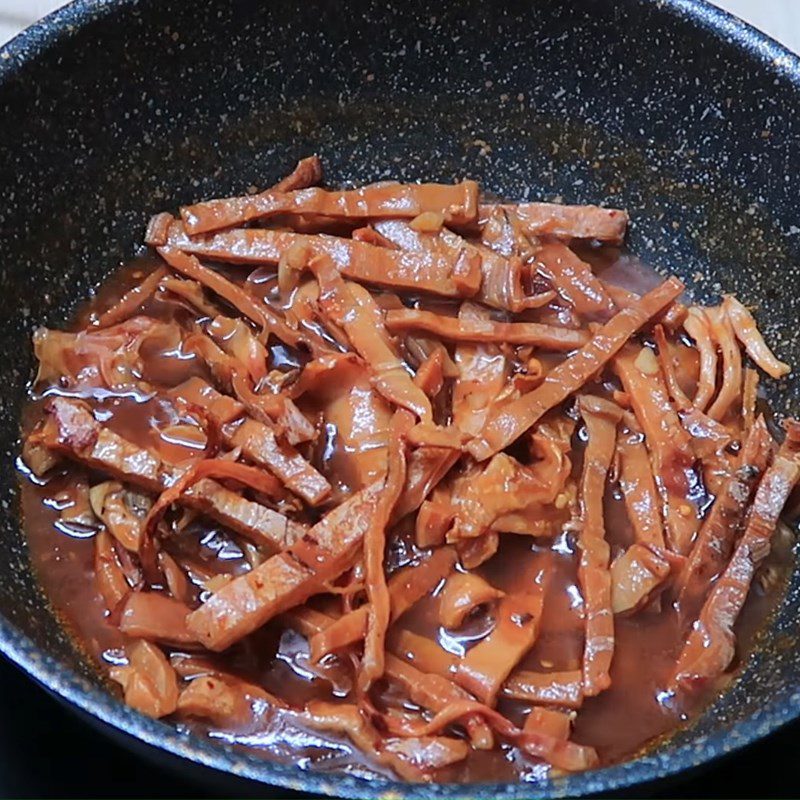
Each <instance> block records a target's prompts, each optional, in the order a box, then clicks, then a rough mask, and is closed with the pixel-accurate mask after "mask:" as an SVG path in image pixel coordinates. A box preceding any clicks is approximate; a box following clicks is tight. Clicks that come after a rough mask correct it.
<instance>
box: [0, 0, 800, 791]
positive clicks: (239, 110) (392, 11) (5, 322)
mask: <svg viewBox="0 0 800 800" xmlns="http://www.w3.org/2000/svg"><path fill="white" fill-rule="evenodd" d="M798 107H800V64H799V63H798V59H797V58H795V57H794V56H793V55H790V54H789V53H788V52H787V51H785V50H784V49H782V48H781V47H779V46H778V45H776V44H775V43H773V42H771V41H770V40H768V39H766V38H765V37H763V36H762V35H760V34H758V33H756V32H755V31H753V30H752V29H750V28H748V27H746V26H744V25H743V24H740V23H739V22H738V21H736V20H735V19H733V18H732V17H729V16H727V15H725V14H724V13H722V12H719V11H716V10H713V9H712V8H711V7H710V6H708V5H706V4H705V3H703V2H698V1H696V0H664V1H663V2H656V0H572V2H570V3H562V2H561V1H560V0H553V1H552V2H550V1H547V2H546V1H545V0H537V1H536V2H533V0H529V2H512V1H511V0H507V1H505V2H495V1H493V2H478V0H467V1H466V2H460V3H455V2H444V0H436V2H432V3H427V2H422V1H420V0H390V1H389V2H387V1H386V0H379V1H377V2H369V0H364V1H358V2H350V3H336V2H329V3H313V2H308V0H305V2H304V0H293V1H292V2H274V3H262V2H210V1H207V2H203V3H187V2H183V1H182V0H142V1H141V2H135V0H128V2H77V3H74V4H73V5H71V6H69V7H68V8H66V9H64V10H62V11H59V12H57V13H56V14H54V15H52V16H51V17H49V18H48V19H47V20H45V21H44V22H43V23H40V24H39V25H36V26H34V27H33V28H31V29H30V30H29V31H28V32H27V33H25V34H24V35H22V36H21V37H19V38H17V39H15V40H14V41H13V42H12V43H11V44H10V45H8V46H7V47H6V48H4V49H3V50H1V51H0V187H1V189H0V191H2V199H1V200H0V239H1V241H2V250H1V251H0V252H2V258H1V259H0V289H2V295H0V320H1V322H0V352H2V354H3V361H2V369H3V386H2V391H1V393H0V396H2V408H1V409H0V436H1V437H2V448H1V449H2V453H3V464H4V467H3V469H2V477H1V479H2V494H1V495H0V497H1V498H2V499H1V500H0V503H1V504H2V505H1V507H0V525H1V526H2V537H3V551H2V552H3V556H4V557H3V559H2V563H0V650H2V651H3V652H4V653H5V654H6V655H8V656H10V657H11V658H12V659H13V660H15V661H16V662H17V663H19V664H20V665H21V666H22V667H23V668H24V669H25V670H27V671H28V672H29V673H30V674H31V675H32V676H34V677H35V678H36V679H37V680H39V681H40V682H41V683H43V684H44V685H45V686H47V687H48V688H49V689H51V690H52V691H53V692H55V693H56V694H58V695H60V696H62V697H63V698H66V699H67V700H69V701H70V702H72V703H73V704H74V705H75V706H77V707H79V708H81V709H83V710H84V711H86V712H88V713H89V714H91V715H93V716H94V717H96V718H99V719H101V720H103V721H104V722H106V723H109V724H110V725H111V726H113V727H115V728H118V729H121V730H122V731H125V732H127V733H130V734H132V735H133V736H135V737H138V738H139V739H141V740H143V741H145V742H148V743H150V744H152V745H154V746H156V747H158V748H161V749H163V751H166V752H169V753H173V754H179V755H181V756H184V757H186V758H187V759H191V760H192V761H194V762H197V763H200V764H205V765H208V766H212V767H216V768H218V769H220V770H224V771H226V772H231V773H235V774H236V775H239V776H245V777H248V778H252V779H255V780H257V781H262V782H264V783H267V784H273V785H278V786H284V787H292V788H298V789H299V788H303V789H305V790H307V791H314V792H320V793H330V794H337V795H343V796H352V797H361V796H370V797H373V796H376V794H378V793H383V792H392V793H394V794H395V795H396V796H403V797H425V798H430V797H455V796H464V795H465V793H469V794H471V795H472V796H476V797H477V796H486V797H490V796H491V797H508V798H512V797H513V798H517V797H524V796H529V795H532V794H535V795H540V796H564V795H577V794H583V793H592V792H598V791H604V790H605V791H607V790H613V789H617V788H620V787H623V786H626V785H630V784H634V783H639V782H643V781H648V780H652V779H656V778H660V777H663V776H668V775H671V774H674V773H677V772H679V771H682V770H686V769H689V768H691V767H693V766H696V765H698V764H702V763H703V762H705V761H708V760H709V759H712V758H714V757H716V756H718V755H720V754H723V753H726V752H729V751H731V750H733V749H735V748H737V747H740V746H741V745H743V744H746V743H747V742H750V741H752V740H754V739H757V738H759V737H762V736H765V735H766V734H768V733H769V732H770V731H772V730H774V729H775V728H776V727H777V726H779V725H781V724H783V723H785V722H787V721H788V720H791V719H794V718H795V717H797V716H798V714H799V713H800V689H798V686H799V685H800V681H799V680H798V679H799V678H800V645H798V641H797V623H796V620H797V617H798V613H799V609H798V602H799V600H800V580H799V579H798V578H797V577H795V579H794V580H793V581H792V586H791V588H790V591H789V595H788V597H787V599H786V601H785V603H784V604H783V606H782V608H781V610H780V613H779V614H778V615H777V618H776V619H775V620H774V621H773V622H772V623H771V629H770V631H769V633H768V635H767V636H766V637H765V638H764V642H763V645H762V647H761V648H760V649H759V650H757V652H756V654H755V655H754V656H753V657H752V659H751V660H750V661H749V663H748V664H747V667H746V669H745V672H744V674H743V676H742V678H741V680H740V681H739V682H738V683H737V684H736V685H735V686H734V687H733V689H732V690H731V691H730V692H729V693H727V694H726V695H725V696H724V697H723V698H721V699H720V700H719V701H718V702H717V703H716V704H715V705H714V706H713V708H711V709H710V710H709V711H708V712H707V713H706V714H705V715H704V716H703V717H702V719H701V720H700V721H699V723H698V724H697V725H696V726H694V727H693V728H692V729H690V730H687V731H684V732H681V733H680V734H678V735H677V736H676V737H675V738H674V739H673V740H672V741H671V742H670V743H669V744H667V745H665V746H663V747H662V748H660V749H658V750H657V751H656V752H653V753H650V754H649V755H647V756H646V757H643V758H640V759H638V760H635V761H632V762H630V763H627V764H623V765H620V766H614V767H610V768H607V769H603V770H599V771H596V772H592V773H587V774H582V775H575V776H571V777H564V778H557V779H554V780H552V781H549V782H546V783H542V784H537V785H530V784H503V785H496V786H494V785H493V786H489V785H480V786H472V787H469V789H466V788H465V787H463V786H459V787H453V786H414V785H405V784H400V783H391V782H372V783H366V782H364V781H362V780H359V779H356V778H352V777H346V776H337V775H324V776H323V775H318V774H314V773H303V772H300V771H299V770H297V769H295V768H291V767H279V766H275V765H272V764H270V763H269V762H268V761H265V760H259V759H256V758H250V757H246V756H242V755H240V754H237V753H234V752H232V751H230V750H227V749H225V748H223V747H221V746H216V745H213V744H211V743H209V742H206V741H203V740H200V739H194V738H190V737H187V736H185V735H182V734H180V733H178V732H176V731H175V730H174V729H173V728H172V727H170V726H169V725H167V724H163V723H159V722H153V721H150V720H148V719H145V718H143V717H141V716H139V715H138V714H136V713H134V712H132V711H130V710H128V709H126V708H124V707H123V706H122V705H121V703H119V702H118V701H117V700H116V699H114V698H112V697H111V696H110V695H109V694H107V693H106V691H105V690H104V689H103V688H102V687H101V685H100V683H99V681H98V679H97V677H96V676H95V674H94V673H93V672H92V671H91V669H89V668H87V666H86V665H85V664H84V663H82V661H81V660H80V658H79V656H78V655H77V654H76V652H75V650H74V649H73V647H72V646H71V645H70V642H69V641H68V639H67V637H66V636H65V635H64V633H63V632H62V631H61V630H60V629H59V626H58V624H57V623H56V621H55V620H54V618H53V616H52V615H51V613H50V612H49V611H48V609H47V606H46V604H45V602H44V600H43V598H42V596H41V594H40V592H39V590H38V588H37V586H36V583H35V580H34V578H33V577H32V576H31V572H30V569H29V565H28V559H27V554H26V550H25V546H24V543H23V537H22V534H21V532H20V525H19V519H18V507H17V491H16V488H15V484H16V478H15V474H14V458H15V456H16V453H17V448H18V433H17V419H18V413H19V407H20V402H21V401H22V399H23V397H24V395H25V385H26V381H27V380H28V379H29V377H30V374H31V353H30V347H29V344H28V342H29V337H30V333H31V330H32V328H33V327H34V325H37V324H40V323H47V324H51V325H58V324H60V323H63V321H64V320H65V319H66V317H67V316H68V314H69V311H70V308H71V306H72V304H73V303H74V301H75V300H76V299H78V298H83V297H86V296H87V295H88V294H89V292H90V291H91V290H92V288H93V287H95V286H96V285H97V284H98V283H99V282H100V281H101V280H102V279H103V277H104V276H105V275H106V274H107V273H108V272H109V271H110V270H111V269H113V268H114V267H115V266H116V265H117V264H118V263H119V262H120V261H124V260H125V259H127V258H128V257H130V256H131V255H132V254H133V253H134V251H135V250H136V248H137V247H138V246H139V243H140V242H141V239H142V231H143V227H144V224H145V221H146V220H147V218H148V215H149V214H150V213H151V212H152V211H154V210H158V209H164V208H167V209H170V208H175V207H176V206H177V205H178V204H180V203H183V202H186V201H190V200H193V199H197V198H201V197H208V196H215V195H220V194H229V193H231V192H241V191H244V190H245V189H246V187H248V186H250V185H251V184H255V185H258V186H266V185H268V184H269V183H270V182H271V181H272V180H273V179H275V178H277V177H278V176H280V175H281V174H283V173H284V172H285V171H286V170H287V169H288V168H290V167H291V166H292V164H293V163H294V161H295V160H296V159H297V158H298V157H300V156H303V155H307V154H309V153H312V152H317V153H319V154H320V155H321V156H322V158H323V161H324V163H325V166H326V169H327V175H328V180H329V182H331V183H333V184H347V183H350V182H359V183H361V182H364V181H367V180H376V179H381V178H390V177H391V178H401V179H403V178H405V179H410V180H415V179H420V178H428V179H442V180H451V179H457V178H461V177H464V176H470V177H474V178H477V179H478V180H479V181H481V182H482V184H483V185H484V186H485V187H486V189H487V190H489V191H491V192H493V193H495V194H497V195H500V196H505V197H508V198H543V199H551V198H556V197H559V198H563V199H564V200H566V201H575V202H581V201H591V202H598V203H610V204H613V205H615V206H620V207H623V208H627V209H629V210H630V211H631V214H632V219H633V225H632V228H631V233H630V246H631V248H632V250H633V251H634V252H636V253H638V254H640V255H641V256H642V257H643V258H645V259H646V260H648V261H650V262H652V263H653V264H655V265H656V266H657V267H659V268H661V269H664V270H667V269H668V270H671V271H674V272H676V273H678V274H679V275H681V276H682V277H683V278H685V279H686V281H687V283H688V286H689V287H690V290H691V292H692V293H693V294H694V295H695V297H697V298H698V299H701V300H713V299H714V297H716V295H717V293H718V292H719V291H720V290H723V291H724V290H732V291H737V292H739V293H740V295H741V297H743V298H745V299H746V301H747V302H748V303H753V304H757V305H758V306H759V312H758V317H759V320H760V322H761V324H762V326H763V328H764V329H765V331H766V333H767V334H768V335H769V339H770V340H771V341H772V342H777V343H778V345H777V349H778V351H779V354H780V355H781V356H782V357H784V358H785V359H786V360H789V361H792V362H794V363H795V364H800V338H798V328H797V319H798V309H800V299H798V297H799V296H800V277H799V276H800V270H799V269H798V264H799V263H800V220H798V215H797V211H796V208H797V200H798V196H800V171H799V170H798V165H800V119H799V118H798V115H797V111H796V109H797V108H798ZM772 400H773V401H774V402H775V403H776V404H777V406H778V408H779V409H781V410H791V409H793V408H794V409H795V410H797V408H798V402H797V401H798V382H797V380H796V379H793V380H789V381H787V382H786V383H785V384H782V385H781V386H780V387H779V388H778V389H777V390H776V391H773V392H772ZM43 724H46V723H45V722H43Z"/></svg>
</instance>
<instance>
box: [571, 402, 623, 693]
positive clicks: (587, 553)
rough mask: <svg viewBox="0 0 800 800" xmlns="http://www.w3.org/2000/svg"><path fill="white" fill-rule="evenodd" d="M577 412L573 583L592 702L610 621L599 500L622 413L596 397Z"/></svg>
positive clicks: (607, 661)
mask: <svg viewBox="0 0 800 800" xmlns="http://www.w3.org/2000/svg"><path fill="white" fill-rule="evenodd" d="M578 408H579V409H580V413H581V416H582V418H583V421H584V424H585V425H586V429H587V434H588V440H587V444H586V452H585V454H584V462H583V475H582V476H581V501H580V504H581V525H582V527H581V532H580V537H579V539H578V543H579V546H580V551H581V556H580V563H579V566H578V580H579V581H580V586H581V592H582V594H583V598H584V603H585V606H586V611H585V613H586V641H585V644H584V650H583V692H584V694H585V695H587V696H589V697H592V696H594V695H596V694H599V693H600V692H602V691H604V690H605V689H607V688H608V687H609V686H610V685H611V676H610V669H611V659H612V658H613V656H614V617H613V614H612V610H611V575H610V573H609V557H610V552H609V546H608V543H607V542H606V540H605V523H604V520H603V496H604V494H605V485H606V478H607V476H608V471H609V468H610V467H611V461H612V459H613V457H614V449H615V447H616V440H617V424H618V423H619V421H620V420H621V419H622V409H621V408H619V407H618V406H615V405H614V404H613V403H610V402H609V401H607V400H603V399H602V398H599V397H593V396H590V395H583V396H582V397H581V398H580V400H579V401H578Z"/></svg>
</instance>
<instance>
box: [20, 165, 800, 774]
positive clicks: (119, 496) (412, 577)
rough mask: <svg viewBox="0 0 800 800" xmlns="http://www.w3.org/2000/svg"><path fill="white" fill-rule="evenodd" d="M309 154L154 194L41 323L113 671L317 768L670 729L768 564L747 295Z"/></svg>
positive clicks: (58, 515) (510, 207) (44, 475)
mask: <svg viewBox="0 0 800 800" xmlns="http://www.w3.org/2000/svg"><path fill="white" fill-rule="evenodd" d="M321 178H322V170H321V165H320V163H319V160H318V159H317V158H315V157H312V158H308V159H305V160H303V161H301V162H300V163H299V164H298V165H297V167H296V169H295V170H294V171H293V172H292V173H291V174H290V175H289V176H288V177H286V178H284V179H283V180H282V181H281V182H280V183H279V184H277V185H276V186H274V187H273V188H271V189H268V190H267V191H264V192H261V193H260V194H253V195H248V196H245V197H236V198H230V199H220V200H211V201H207V202H201V203H197V204H196V205H192V206H188V207H184V208H182V209H181V210H180V216H177V217H173V216H171V215H169V214H159V215H157V216H156V217H154V218H153V219H152V221H151V223H150V225H149V226H148V229H147V232H146V241H147V243H148V245H149V246H150V248H151V250H150V254H149V255H148V256H145V257H143V258H141V259H139V260H137V261H136V262H135V263H134V264H133V265H132V266H130V267H129V268H127V269H125V270H123V272H122V273H121V274H120V276H119V277H118V278H117V279H115V280H114V281H112V282H111V283H109V285H108V286H107V287H106V288H105V289H103V290H102V291H101V292H100V294H99V296H98V298H97V299H96V300H95V301H94V302H93V303H92V304H91V306H90V307H89V308H88V310H86V311H85V312H84V313H83V314H82V315H81V317H80V318H79V320H78V322H77V323H76V325H75V326H74V327H73V328H72V329H71V330H69V331H68V332H64V331H58V330H50V329H45V328H39V329H38V330H37V331H36V332H35V334H34V348H35V352H36V356H37V358H38V362H39V372H38V375H37V377H36V379H35V382H34V384H33V388H32V400H31V404H30V407H29V409H28V414H27V418H26V420H25V422H24V427H25V436H24V445H23V451H22V457H21V460H20V465H21V469H22V470H23V472H24V474H25V476H26V478H27V480H26V481H24V489H25V491H24V514H25V523H26V528H27V531H28V536H29V540H30V542H31V549H32V553H33V558H34V563H35V565H36V566H37V568H38V570H39V573H40V575H41V576H42V580H43V582H44V584H45V586H46V588H47V591H48V593H49V595H50V597H51V599H52V602H53V604H54V606H55V607H56V609H57V610H58V612H59V613H60V614H61V615H62V617H63V618H64V620H65V621H66V622H67V623H68V625H69V626H70V628H71V629H72V630H73V631H74V632H75V633H76V635H77V637H78V639H79V641H80V642H81V643H82V644H83V646H84V647H85V649H86V650H87V651H88V652H89V653H90V654H91V655H92V656H93V657H94V658H95V659H96V660H97V661H98V663H100V664H101V665H102V667H103V670H104V672H105V673H106V674H107V675H108V676H109V678H110V679H111V680H112V681H113V682H115V684H116V685H118V687H119V691H121V694H122V696H124V699H125V702H126V703H127V704H128V705H130V706H132V707H133V708H135V709H138V710H139V711H141V712H142V713H144V714H147V715H150V716H152V717H157V718H169V719H170V720H173V721H175V722H176V723H178V724H181V725H185V726H188V727H190V728H191V729H193V730H197V731H205V732H207V733H209V734H210V735H212V736H213V737H215V738H217V739H221V740H223V741H226V742H229V743H234V744H239V745H242V746H246V747H249V748H255V749H261V750H264V751H268V752H269V753H270V754H271V756H272V757H275V758H278V759H284V760H291V761H293V762H294V763H299V764H301V765H306V766H311V767H315V768H318V769H349V770H351V771H354V772H357V773H359V774H375V773H378V774H384V775H395V776H400V777H402V778H404V779H407V780H414V781H419V780H459V781H470V780H486V779H512V778H514V777H522V778H531V777H534V778H535V777H537V776H542V775H544V774H546V773H547V772H548V771H559V772H564V771H577V770H585V769H588V768H592V767H595V766H597V765H598V764H601V763H608V762H611V761H615V760H619V759H621V758H623V757H626V756H629V755H631V754H632V753H634V752H636V751H638V750H640V749H641V748H642V747H643V746H644V745H645V744H647V743H648V742H650V741H652V740H653V739H655V738H656V737H658V736H662V735H664V734H667V733H669V732H670V731H672V730H674V729H675V728H677V727H678V726H679V725H681V724H682V723H683V722H684V721H685V720H686V718H687V716H688V715H689V713H690V712H691V710H693V709H696V708H697V707H698V705H699V703H700V702H701V701H703V702H704V701H705V700H707V699H708V698H709V696H711V695H713V693H715V692H718V691H719V690H720V688H721V686H722V685H723V683H724V682H725V680H726V676H729V675H730V673H731V671H732V669H733V668H734V667H735V666H736V664H737V663H739V661H740V660H741V655H742V648H743V646H742V641H741V636H740V634H742V632H743V631H745V629H746V628H747V618H748V615H749V617H750V619H751V623H750V628H751V629H755V627H757V624H758V620H760V619H763V617H764V614H765V613H766V609H767V607H768V604H767V602H766V599H767V598H769V596H770V595H771V594H772V595H774V594H776V592H777V589H776V587H777V585H778V584H779V582H780V581H779V578H780V574H781V570H782V569H784V570H785V568H786V565H785V564H784V565H783V566H781V562H780V559H776V555H775V551H776V549H777V550H778V551H779V550H780V549H781V548H780V546H779V544H780V541H779V540H780V538H781V537H780V534H779V535H777V536H776V533H775V532H776V530H778V531H780V530H781V523H780V515H781V513H782V510H783V508H784V505H785V504H786V503H787V500H788V498H789V495H790V493H791V492H792V490H793V488H794V487H795V485H796V483H797V482H798V478H800V423H797V422H794V421H792V420H788V421H785V422H784V423H783V426H782V429H781V426H779V425H778V424H776V423H775V422H774V421H773V420H771V419H767V418H765V416H764V412H765V411H766V409H765V408H764V405H763V402H762V401H761V400H760V399H759V381H760V380H762V379H764V378H763V374H766V376H768V377H767V378H766V380H769V379H772V380H776V379H780V378H781V377H783V376H785V375H786V374H787V373H788V372H789V369H790V368H789V366H788V365H786V364H784V363H782V362H781V361H780V360H778V358H777V357H776V356H775V355H774V354H773V352H772V351H771V350H770V349H769V348H768V346H767V344H766V343H765V342H764V339H763V338H762V336H761V334H760V333H759V331H758V328H757V327H756V323H755V321H754V318H753V316H752V313H751V310H750V309H748V308H747V307H746V306H745V305H743V303H742V301H741V300H739V299H736V298H735V297H733V296H724V297H723V298H722V300H721V302H720V304H719V305H717V306H714V307H700V306H695V305H690V304H687V303H688V301H687V300H686V299H685V298H684V296H683V292H684V286H683V284H682V283H681V281H680V280H678V279H677V278H675V277H667V278H657V276H655V274H654V273H641V271H639V272H636V271H628V272H627V273H626V272H625V270H624V269H622V270H620V269H619V264H624V262H625V257H621V258H620V250H619V246H620V245H621V243H622V241H623V238H624V236H625V232H626V227H627V223H628V216H627V214H626V213H625V212H624V211H620V210H614V209H604V208H599V207H595V206H565V205H552V204H547V203H528V202H526V203H519V204H512V203H498V202H490V201H488V200H486V199H485V198H483V197H482V196H481V194H480V192H479V188H478V186H477V184H476V183H474V182H473V181H469V180H465V181H463V182H461V183H457V184H455V185H441V184H411V185H406V184H398V183H382V184H374V185H369V186H365V187H363V188H359V189H348V190H344V191H331V190H326V189H322V188H317V185H318V184H319V183H320V182H321ZM612 262H615V263H616V264H617V267H615V268H611V269H609V268H608V265H609V264H610V263H612ZM637 276H638V277H637ZM633 277H637V282H636V284H635V285H634V284H633V283H632V282H631V279H632V278H633ZM771 550H772V554H771ZM745 638H746V636H745Z"/></svg>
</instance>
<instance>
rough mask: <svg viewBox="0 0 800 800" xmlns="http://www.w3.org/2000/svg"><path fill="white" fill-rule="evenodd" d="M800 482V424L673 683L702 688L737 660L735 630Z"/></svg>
mask: <svg viewBox="0 0 800 800" xmlns="http://www.w3.org/2000/svg"><path fill="white" fill-rule="evenodd" d="M799 480H800V423H797V422H795V421H790V422H789V423H788V424H787V432H786V440H785V441H784V443H783V444H782V445H781V448H780V450H779V451H778V454H777V455H776V457H775V460H774V461H773V462H772V465H771V466H770V467H769V468H768V469H767V471H766V473H765V475H764V477H763V479H762V480H761V483H760V484H759V486H758V489H757V490H756V495H755V499H754V501H753V506H752V508H751V510H750V515H749V518H748V521H747V526H746V528H745V530H744V533H743V534H742V537H741V539H740V540H739V543H738V544H737V545H736V549H735V550H734V551H733V556H732V558H731V560H730V561H729V562H728V564H727V566H726V567H725V570H724V571H723V573H722V575H721V576H720V577H719V579H718V580H717V581H716V583H715V584H714V586H713V588H712V589H711V592H710V593H709V595H708V597H707V598H706V601H705V603H704V605H703V608H702V610H701V612H700V617H699V619H698V620H697V622H696V623H695V625H694V627H693V628H692V631H691V633H690V634H689V639H688V641H687V642H686V645H685V647H684V648H683V651H682V652H681V655H680V658H679V659H678V664H677V666H676V668H675V673H674V676H673V682H674V684H675V685H676V686H684V687H687V688H693V687H697V686H698V685H702V684H705V683H707V682H708V681H712V680H714V679H715V678H718V677H719V676H720V675H722V673H723V672H724V671H725V670H726V669H727V668H728V666H729V665H730V663H731V661H732V660H733V656H734V651H735V637H734V634H733V626H734V624H735V622H736V620H737V618H738V616H739V613H740V612H741V610H742V607H743V606H744V602H745V600H746V599H747V594H748V592H749V591H750V585H751V583H752V581H753V577H754V575H755V572H756V569H757V568H758V566H759V565H760V564H761V562H762V561H763V560H764V558H766V556H767V555H768V554H769V550H770V540H771V538H772V535H773V533H774V532H775V527H776V525H777V524H778V519H779V517H780V513H781V511H782V510H783V507H784V505H785V504H786V501H787V499H788V497H789V495H790V493H791V491H792V489H794V487H795V486H796V485H797V483H798V481H799Z"/></svg>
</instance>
